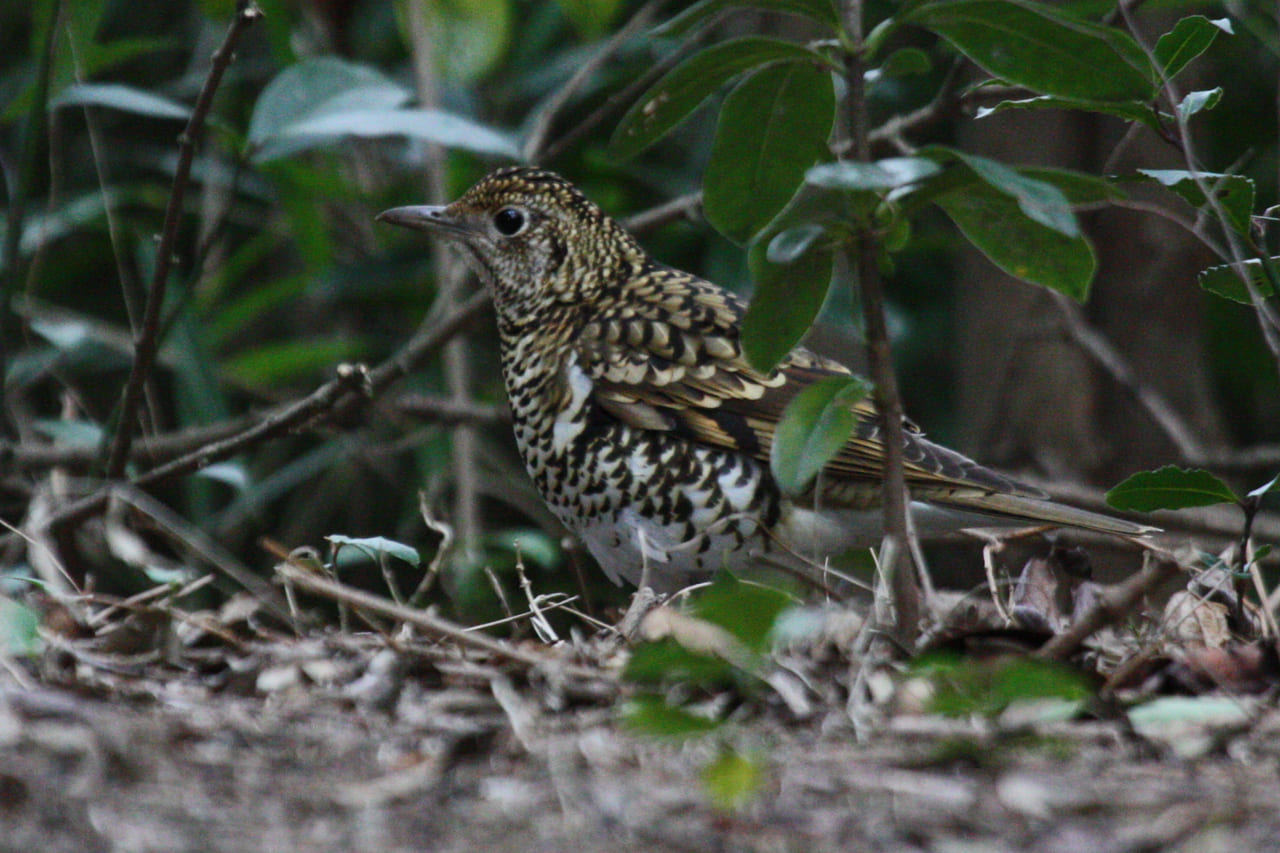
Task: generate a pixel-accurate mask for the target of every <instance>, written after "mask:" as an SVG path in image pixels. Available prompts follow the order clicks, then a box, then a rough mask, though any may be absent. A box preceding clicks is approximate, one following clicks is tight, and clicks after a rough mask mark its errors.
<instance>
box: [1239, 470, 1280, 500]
mask: <svg viewBox="0 0 1280 853" xmlns="http://www.w3.org/2000/svg"><path fill="white" fill-rule="evenodd" d="M1278 485H1280V474H1277V475H1275V476H1274V477H1272V478H1271V479H1270V480H1268V481H1267V482H1266V483H1263V484H1262V485H1261V486H1258V488H1256V489H1254V490H1253V491H1251V492H1249V494H1248V495H1246V497H1250V498H1260V497H1262V496H1263V495H1265V494H1266V493H1267V492H1270V491H1271V490H1272V489H1274V488H1275V487H1276V486H1278Z"/></svg>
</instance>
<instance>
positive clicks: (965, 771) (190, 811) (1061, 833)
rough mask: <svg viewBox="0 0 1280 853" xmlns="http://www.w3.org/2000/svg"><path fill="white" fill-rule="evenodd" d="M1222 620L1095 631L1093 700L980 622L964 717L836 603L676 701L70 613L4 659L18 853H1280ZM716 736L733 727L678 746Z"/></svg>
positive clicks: (217, 621) (370, 643) (1242, 667)
mask: <svg viewBox="0 0 1280 853" xmlns="http://www.w3.org/2000/svg"><path fill="white" fill-rule="evenodd" d="M1023 580H1024V581H1025V580H1026V576H1025V575H1024V578H1023ZM1024 586H1025V584H1024ZM313 591H314V590H313ZM1212 599H1213V597H1212V596H1209V595H1205V594H1200V595H1199V598H1198V599H1197V601H1199V602H1201V605H1198V606H1197V607H1196V608H1194V609H1193V610H1189V611H1186V612H1183V613H1182V615H1181V616H1179V617H1178V618H1179V620H1180V623H1181V624H1184V625H1185V623H1186V622H1187V621H1188V620H1190V621H1194V622H1196V624H1197V625H1198V626H1200V627H1198V628H1196V629H1195V630H1194V631H1189V630H1184V629H1182V628H1171V627H1170V626H1169V625H1168V624H1167V619H1168V618H1169V616H1170V613H1171V612H1174V611H1176V607H1175V606H1174V605H1169V606H1166V607H1165V608H1164V610H1163V612H1162V613H1154V614H1150V617H1149V618H1139V619H1131V620H1129V621H1130V623H1131V624H1132V626H1133V627H1123V628H1122V627H1111V628H1104V629H1102V630H1101V631H1099V632H1095V633H1094V634H1093V635H1092V636H1091V637H1090V639H1089V640H1088V641H1087V642H1086V643H1085V645H1084V646H1083V647H1082V650H1081V651H1080V652H1079V653H1076V654H1075V655H1074V656H1073V660H1074V661H1075V663H1076V668H1077V669H1078V670H1089V669H1090V668H1092V669H1093V670H1095V672H1093V673H1092V674H1091V678H1093V681H1092V682H1091V683H1092V684H1093V685H1094V687H1093V688H1091V690H1090V698H1087V699H1085V700H1084V701H1082V702H1070V701H1066V700H1064V699H1061V698H1044V697H1041V698H1038V699H1032V698H1031V696H1030V693H1031V692H1032V691H1030V690H1029V689H1026V688H1022V687H1017V688H1015V690H1014V693H1015V694H1016V695H1014V696H1013V697H1012V699H1010V697H1009V696H1008V695H1005V694H1001V693H1000V691H1001V689H1003V688H1001V687H1000V686H999V684H1000V677H999V676H998V675H996V674H995V673H998V672H1000V671H1001V670H999V667H998V665H996V666H995V668H992V666H993V664H992V662H993V661H1001V660H1009V659H1016V660H1028V659H1030V658H1028V657H1027V655H1026V654H1025V653H1024V652H1021V651H1018V650H1017V649H1018V647H1019V644H1024V643H1025V642H1026V640H1027V634H1028V631H1026V630H1025V629H1023V630H1018V631H1004V632H1001V631H988V630H985V629H982V630H980V629H977V628H974V627H972V626H973V624H974V623H973V622H972V621H970V623H969V624H970V627H967V628H965V629H964V630H963V631H961V632H958V634H959V635H960V639H961V640H962V644H963V645H964V653H963V654H962V656H961V659H962V660H963V661H965V662H966V666H968V665H970V664H972V666H974V667H977V669H970V670H967V671H968V672H969V676H972V675H973V673H975V672H977V673H979V674H980V676H979V678H978V679H977V682H980V686H979V687H976V688H975V687H973V685H974V684H975V682H974V681H973V680H972V678H971V679H970V680H969V681H967V682H964V683H966V684H968V685H969V687H968V688H966V690H968V692H969V694H970V695H969V699H970V700H973V701H974V702H975V703H976V704H973V705H972V706H963V705H962V706H961V708H960V712H959V713H957V711H956V708H955V707H952V708H951V709H950V713H948V714H944V713H942V712H940V710H939V706H938V705H937V704H936V702H935V700H936V699H937V698H938V697H939V696H943V695H952V696H953V698H954V693H955V691H952V692H951V694H948V692H947V684H950V685H951V687H955V685H956V684H958V683H960V681H957V680H952V681H951V682H947V681H946V679H945V678H944V679H942V680H941V681H940V680H938V678H937V677H933V676H929V675H928V674H927V673H925V672H924V671H921V670H918V669H916V670H912V669H909V668H904V667H903V666H901V665H898V664H891V663H884V664H878V665H873V664H871V663H869V661H868V659H860V658H859V657H858V655H857V654H855V653H854V651H853V650H854V649H856V648H859V645H858V643H859V638H861V637H865V636H866V635H865V633H864V632H863V630H862V627H863V624H864V623H863V619H862V616H861V615H859V614H858V613H857V612H856V611H850V610H844V609H837V608H830V607H828V608H817V609H814V610H810V611H807V612H808V614H809V617H808V618H809V622H808V623H807V624H808V625H809V628H810V630H808V631H807V632H806V633H805V635H804V636H803V637H802V638H801V639H800V640H797V641H793V642H791V643H789V644H785V643H784V644H780V645H776V646H775V647H773V648H772V649H771V651H770V652H769V654H768V656H767V660H765V661H758V662H757V663H756V664H755V665H754V669H753V671H752V672H751V673H750V677H745V676H744V677H742V678H739V679H737V680H736V681H733V680H732V679H731V680H730V681H731V682H732V683H726V682H723V681H717V680H716V679H710V680H704V681H703V682H697V681H696V679H695V682H694V684H693V685H692V686H690V684H689V683H688V681H687V680H686V681H685V682H682V683H681V684H678V685H677V686H674V687H673V686H670V685H667V686H665V687H662V688H660V689H657V690H654V689H653V688H652V687H651V686H650V687H645V686H643V685H639V684H637V683H636V682H635V680H634V679H632V678H630V677H628V676H627V670H626V666H627V663H628V660H630V659H632V658H633V656H634V655H635V653H634V652H633V651H632V650H631V649H632V646H629V645H628V644H626V643H624V642H622V640H621V639H619V638H618V637H617V636H616V635H613V634H611V633H610V632H606V631H601V632H598V633H596V634H594V635H591V634H590V632H588V631H585V630H582V631H576V632H574V634H575V636H573V637H571V638H566V639H562V640H561V641H560V642H558V643H553V644H548V643H546V642H544V641H542V640H538V639H535V638H533V637H528V638H526V639H523V640H513V641H501V643H500V644H499V643H493V642H492V641H490V642H489V643H488V644H486V643H484V642H481V643H480V644H479V645H476V644H474V643H473V642H472V641H470V640H466V639H465V638H464V639H461V640H459V639H456V638H454V639H442V638H440V636H439V635H438V634H432V635H431V637H430V638H428V636H427V633H428V632H427V631H426V630H425V628H426V627H427V626H428V625H427V623H429V622H430V620H431V618H432V617H423V619H425V620H426V622H424V621H421V620H419V621H418V622H413V621H407V622H406V621H400V620H398V619H391V618H389V617H390V616H391V615H394V614H395V613H398V612H399V611H395V610H394V607H393V606H392V605H391V604H390V603H387V604H386V605H385V606H383V607H382V609H381V610H380V609H379V608H378V607H372V606H370V607H364V606H356V605H355V604H353V607H354V609H355V610H356V611H358V612H360V613H363V614H364V616H365V617H366V619H367V620H368V624H372V625H375V626H376V627H377V628H378V630H373V631H367V632H364V633H362V632H360V631H357V630H354V629H352V630H347V631H338V630H335V629H332V628H314V629H310V630H281V629H280V627H279V626H278V625H276V624H274V623H273V621H272V620H271V619H270V618H269V616H268V615H267V614H266V613H265V611H264V609H263V608H262V606H261V604H260V603H259V602H256V601H254V600H252V599H251V598H249V597H248V596H244V597H242V598H240V599H232V600H231V601H230V602H228V603H227V604H226V605H224V606H223V607H222V608H221V609H220V610H219V611H216V612H198V613H194V614H191V613H186V614H182V615H181V616H177V614H179V613H180V611H179V610H178V609H177V608H176V607H171V606H169V602H167V601H166V600H165V599H164V598H162V597H156V598H152V599H150V600H148V601H146V602H145V603H139V602H135V603H132V604H130V605H129V606H125V607H119V606H116V607H114V608H111V607H99V608H98V609H97V610H96V618H95V620H94V621H95V629H94V630H93V631H85V630H83V627H81V628H80V629H78V630H73V629H71V628H69V627H68V626H66V625H64V626H63V628H62V630H61V631H59V630H58V629H57V624H58V619H57V613H56V612H55V611H52V610H50V611H47V612H46V613H45V628H44V630H43V636H44V638H45V645H44V646H43V648H42V650H41V651H40V653H39V654H38V655H34V656H31V657H28V658H24V659H21V660H19V659H17V658H13V657H10V658H0V664H3V666H0V828H2V830H0V850H4V851H34V850H40V851H46V853H53V851H77V853H81V851H268V850H269V851H291V850H299V851H302V850H305V851H375V850H376V851H411V850H430V851H468V853H471V851H489V850H492V851H519V853H537V852H538V851H570V850H583V851H595V850H600V851H605V850H608V851H630V850H636V851H641V850H646V851H666V850H672V851H705V850H743V851H824V850H833V851H834V850H854V851H861V850H868V851H879V850H884V851H915V850H919V851H948V852H950V851H977V850H982V851H1006V850H1007V851H1087V853H1112V851H1115V853H1122V851H1134V853H1136V852H1137V851H1155V850H1161V851H1163V850H1179V851H1216V850H1221V851H1238V850H1256V851H1264V850H1280V785H1277V784H1276V782H1277V779H1278V778H1280V711H1277V708H1276V703H1275V701H1274V697H1275V691H1274V689H1273V688H1272V687H1271V685H1272V684H1273V683H1274V681H1275V677H1274V676H1275V669H1276V667H1275V661H1276V655H1275V652H1274V638H1273V637H1271V638H1269V639H1258V638H1246V639H1247V642H1245V641H1242V640H1241V638H1240V634H1241V633H1242V632H1241V630H1240V626H1238V625H1237V626H1236V627H1235V629H1233V630H1232V631H1231V632H1230V633H1231V635H1232V636H1231V637H1227V635H1225V634H1224V635H1223V637H1222V638H1221V640H1219V639H1215V637H1214V635H1213V630H1212V629H1213V626H1212V624H1210V623H1213V622H1214V620H1215V619H1217V618H1218V617H1220V616H1221V617H1224V619H1225V617H1226V616H1228V615H1230V613H1229V611H1230V606H1229V605H1221V604H1220V603H1218V604H1215V605H1214V607H1208V604H1211V603H1214V602H1213V601H1212ZM1028 600H1029V599H1027V598H1025V597H1024V598H1023V600H1022V602H1021V605H1020V606H1021V607H1022V609H1023V610H1024V611H1026V610H1027V609H1028V608H1029V607H1031V609H1034V607H1032V606H1031V605H1029V604H1028ZM1016 603H1017V602H1016V601H1015V604H1016ZM984 606H985V605H984ZM1223 608H1225V609H1223ZM953 609H954V608H953ZM655 613H656V614H662V615H661V616H660V617H659V618H657V619H655V617H654V614H655ZM970 615H972V614H970ZM1236 615H1237V616H1238V615H1239V614H1238V613H1237V614H1236ZM1020 618H1021V619H1022V621H1023V622H1024V623H1025V622H1027V621H1028V619H1027V617H1026V615H1025V612H1024V615H1023V616H1022V617H1020ZM1045 618H1047V619H1048V621H1049V622H1051V623H1055V624H1057V623H1059V622H1060V620H1058V616H1057V614H1056V613H1045V612H1042V613H1040V615H1039V617H1032V618H1031V619H1030V620H1029V621H1032V622H1035V621H1036V620H1037V619H1045ZM1161 619H1165V620H1166V623H1165V624H1164V627H1163V628H1159V626H1160V624H1161ZM659 622H661V623H662V627H660V628H655V627H654V626H655V624H656V623H659ZM1138 623H1143V626H1138ZM431 624H434V623H431ZM1222 624H1224V625H1225V624H1226V622H1225V621H1224V622H1223V623H1222ZM646 626H647V627H646ZM1152 626H1157V628H1158V630H1155V631H1153V629H1152ZM1205 626H1208V628H1207V629H1206V627H1205ZM107 627H110V628H111V629H112V630H105V629H106V628H107ZM362 627H363V626H362ZM706 628H707V624H706V623H705V622H703V621H702V620H700V619H699V618H698V616H697V611H696V610H695V611H694V615H692V616H690V615H689V614H688V613H681V612H677V611H674V610H671V609H669V608H660V609H659V610H656V611H653V613H651V614H650V615H649V617H647V619H646V622H645V623H644V626H642V631H648V632H650V634H651V635H652V634H653V632H654V631H657V632H658V633H660V634H662V635H663V636H664V637H665V639H664V640H663V642H668V643H670V642H672V639H673V637H674V640H675V642H676V643H677V645H681V646H683V647H685V648H693V649H696V652H697V653H698V654H705V655H710V656H712V657H716V656H718V657H720V658H723V659H730V660H733V659H735V655H737V654H738V652H741V649H737V651H735V649H734V646H733V641H732V640H731V639H730V640H727V641H726V639H725V637H724V636H722V633H723V632H721V634H717V633H716V631H715V630H714V627H713V628H712V629H711V630H710V632H709V633H708V632H707V631H706V630H705V629H706ZM1055 630H1056V629H1055ZM1258 630H1259V631H1260V633H1261V634H1263V635H1265V633H1266V632H1265V630H1263V629H1258ZM1179 631H1181V633H1179ZM1197 632H1199V633H1197ZM1030 633H1031V634H1034V633H1035V632H1030ZM1058 633H1059V634H1060V633H1061V632H1060V631H1058ZM956 634H957V632H954V631H953V635H956ZM468 636H473V635H468ZM953 639H954V636H953ZM1171 639H1176V640H1177V643H1176V644H1171ZM1042 641H1043V637H1042V638H1041V640H1040V641H1037V642H1042ZM1033 645H1034V644H1033ZM980 646H981V647H983V648H984V649H985V650H981V649H980V648H979V647H980ZM993 648H1002V649H1003V651H1001V652H999V653H993V652H992V651H991V650H992V649H993ZM1144 655H1145V661H1143V662H1142V664H1141V665H1140V666H1135V665H1134V661H1136V660H1139V659H1140V658H1142V657H1143V656H1144ZM1106 659H1111V660H1113V661H1116V660H1124V661H1126V662H1127V669H1125V668H1124V667H1116V666H1113V665H1110V664H1108V665H1105V666H1104V665H1101V664H1099V663H1097V662H1099V661H1103V660H1106ZM1089 661H1093V662H1094V663H1089ZM736 663H737V664H739V665H741V666H743V667H745V668H746V669H752V665H750V664H744V663H743V662H742V660H740V659H739V660H737V661H736ZM1099 673H1101V676H1099ZM1108 673H1109V674H1108ZM1121 673H1123V674H1121ZM1099 678H1101V679H1102V680H1101V682H1100V681H1099ZM1212 681H1217V682H1218V683H1210V682H1212ZM1098 683H1103V685H1104V689H1102V690H1099V689H1097V684H1098ZM1224 685H1225V687H1224ZM1024 690H1026V695H1023V693H1022V692H1021V691H1024ZM1126 691H1128V692H1127V693H1126ZM960 692H964V690H962V691H960ZM655 696H656V697H660V701H658V705H656V706H652V707H650V711H651V712H653V713H650V715H649V717H648V719H649V720H650V725H647V726H646V725H645V724H644V723H643V720H644V719H646V717H645V715H644V714H643V713H639V712H637V708H638V707H641V706H642V705H641V700H643V699H645V697H648V698H649V699H653V698H654V697H655ZM975 697H976V698H975ZM1023 700H1027V701H1023ZM655 707H656V708H658V709H667V710H668V711H670V712H671V715H670V719H671V720H673V721H675V722H674V723H672V727H671V728H670V730H669V731H667V732H666V734H665V735H664V734H661V733H655V732H657V731H658V730H660V729H661V728H662V725H661V724H657V725H654V724H652V720H653V719H655V718H661V717H662V713H663V712H662V711H661V710H658V711H657V712H654V708H655ZM966 707H967V710H966ZM672 709H675V710H672ZM655 713H656V717H655ZM695 718H696V719H704V720H710V719H714V720H716V721H718V722H717V724H715V725H708V727H707V729H708V730H707V731H706V732H704V733H700V734H690V733H688V732H685V733H684V734H683V735H681V736H677V732H676V729H677V728H679V727H680V724H681V723H682V722H683V723H688V721H689V720H691V719H695ZM637 721H640V723H639V724H637Z"/></svg>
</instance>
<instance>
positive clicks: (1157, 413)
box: [1053, 293, 1204, 460]
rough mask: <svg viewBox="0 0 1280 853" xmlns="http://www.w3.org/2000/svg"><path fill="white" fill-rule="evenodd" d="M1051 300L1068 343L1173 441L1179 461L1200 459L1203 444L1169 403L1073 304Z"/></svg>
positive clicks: (1057, 298)
mask: <svg viewBox="0 0 1280 853" xmlns="http://www.w3.org/2000/svg"><path fill="white" fill-rule="evenodd" d="M1053 297H1054V299H1053V301H1054V304H1056V305H1057V306H1058V312H1059V314H1060V315H1061V316H1062V320H1063V324H1064V329H1065V331H1066V333H1067V336H1068V337H1069V338H1070V339H1071V341H1072V342H1073V343H1074V344H1075V345H1076V346H1077V347H1079V348H1080V350H1081V351H1082V352H1084V354H1085V355H1086V356H1088V357H1089V358H1090V359H1091V360H1092V361H1093V363H1094V364H1096V365H1098V366H1099V367H1101V368H1102V369H1103V370H1104V371H1106V373H1107V375H1108V376H1110V377H1111V378H1112V380H1114V381H1115V383H1116V384H1117V385H1119V386H1120V387H1121V388H1123V389H1124V390H1125V392H1126V393H1128V394H1129V396H1130V397H1132V398H1133V400H1134V402H1136V403H1137V404H1138V405H1139V406H1140V407H1141V408H1142V409H1143V411H1145V412H1146V413H1147V415H1148V416H1150V418H1151V420H1153V421H1155V423H1156V426H1158V427H1160V429H1161V431H1163V432H1164V434H1165V435H1166V436H1167V437H1168V439H1169V440H1170V441H1171V442H1173V445H1174V447H1176V448H1177V449H1178V453H1179V454H1181V456H1182V458H1183V459H1185V460H1191V459H1200V458H1202V457H1203V456H1204V445H1202V444H1201V443H1200V440H1199V439H1198V438H1196V435H1195V433H1194V432H1193V430H1192V429H1191V427H1190V426H1189V425H1188V424H1187V423H1186V421H1184V420H1183V419H1182V416H1181V415H1179V414H1178V413H1177V411H1176V410H1175V409H1174V408H1173V406H1171V405H1170V404H1169V401H1168V400H1166V399H1165V398H1164V397H1163V396H1161V394H1160V393H1159V392H1158V391H1156V389H1154V388H1152V387H1151V386H1150V385H1147V384H1146V383H1144V382H1142V381H1141V380H1139V379H1138V376H1137V374H1135V373H1134V372H1133V370H1132V368H1130V367H1129V363H1128V362H1127V361H1125V358H1124V356H1122V355H1121V354H1120V353H1118V352H1116V350H1115V348H1114V347H1112V346H1111V342H1110V341H1108V340H1107V339H1106V338H1105V337H1104V336H1103V335H1102V334H1100V333H1099V332H1098V331H1097V330H1096V329H1093V328H1091V327H1090V326H1089V324H1088V323H1087V322H1086V321H1085V319H1084V317H1083V316H1082V315H1081V313H1080V309H1079V308H1078V307H1077V306H1076V305H1075V304H1074V303H1072V302H1071V301H1069V300H1068V299H1067V297H1065V296H1063V295H1062V294H1060V293H1054V294H1053Z"/></svg>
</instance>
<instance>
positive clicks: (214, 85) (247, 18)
mask: <svg viewBox="0 0 1280 853" xmlns="http://www.w3.org/2000/svg"><path fill="white" fill-rule="evenodd" d="M261 17H262V10H260V9H259V8H258V7H257V5H256V4H255V3H253V2H252V0H239V3H238V4H237V6H236V13H235V15H234V16H232V18H231V24H230V25H229V26H228V27H227V35H226V38H225V39H223V42H222V45H221V46H220V47H219V48H218V49H217V50H216V51H215V52H214V54H213V61H212V64H211V65H210V68H209V76H208V77H207V78H206V79H205V81H204V86H203V87H201V89H200V94H199V96H198V97H197V98H196V104H195V107H194V108H193V109H192V111H191V118H190V119H189V120H188V121H187V126H186V127H185V128H184V129H183V131H182V133H181V134H180V135H179V136H178V165H177V168H176V170H175V172H174V176H173V188H172V190H170V192H169V203H168V206H167V207H166V208H165V212H164V225H163V227H162V228H161V231H160V245H159V249H158V251H157V252H156V266H155V271H154V273H153V275H152V277H151V287H150V288H149V289H148V291H147V304H146V310H145V311H144V313H143V317H142V328H141V329H140V330H139V331H138V334H137V337H136V338H135V343H134V355H133V365H132V366H131V368H130V370H129V379H128V381H127V382H126V383H125V386H124V398H123V401H122V402H121V404H120V417H119V420H118V421H117V423H116V434H115V438H114V439H113V440H112V442H111V452H110V454H109V455H108V457H107V468H106V477H107V479H108V480H118V479H120V477H121V476H122V475H123V474H124V467H125V464H126V463H127V462H128V461H129V451H130V449H131V448H132V446H133V435H134V421H135V420H136V419H137V416H138V405H139V404H140V403H141V401H142V390H143V387H144V386H145V385H146V383H147V380H148V379H150V377H151V368H152V367H153V366H154V365H155V359H156V353H157V352H158V351H159V349H160V335H159V332H160V316H161V309H162V308H163V307H164V297H165V291H166V290H167V288H168V283H169V267H170V266H171V265H172V263H173V254H174V244H175V243H176V242H177V239H178V224H179V222H180V220H181V218H182V205H183V200H184V199H185V197H186V194H187V185H188V184H189V183H190V179H191V164H192V162H193V161H194V159H195V153H196V140H197V139H198V138H199V137H200V134H201V133H202V131H203V130H204V123H205V119H206V118H207V117H208V115H209V110H210V109H211V108H212V107H213V96H214V93H216V92H217V91H218V86H219V84H220V83H221V82H222V75H223V73H224V72H225V71H226V70H227V68H228V67H229V66H230V65H231V61H232V59H234V58H235V47H236V44H237V42H239V41H240V36H241V35H243V34H244V32H245V30H247V29H248V28H249V26H250V25H251V24H253V23H254V22H255V21H257V20H258V19H259V18H261Z"/></svg>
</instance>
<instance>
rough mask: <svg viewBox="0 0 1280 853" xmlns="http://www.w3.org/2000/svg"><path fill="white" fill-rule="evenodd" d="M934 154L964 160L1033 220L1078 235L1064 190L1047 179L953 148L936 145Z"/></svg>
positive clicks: (981, 177)
mask: <svg viewBox="0 0 1280 853" xmlns="http://www.w3.org/2000/svg"><path fill="white" fill-rule="evenodd" d="M929 151H931V152H934V154H935V156H939V157H942V158H947V157H954V158H955V159H957V160H959V161H960V162H961V163H964V164H965V165H966V166H968V167H969V169H970V170H971V171H972V172H973V174H974V175H976V176H977V177H978V178H979V179H980V180H982V181H984V182H986V183H987V185H989V186H990V187H991V188H992V189H994V190H997V191H999V192H1001V193H1004V194H1005V195H1007V196H1009V197H1011V198H1013V199H1014V200H1015V201H1016V202H1017V203H1018V208H1019V209H1020V210H1021V211H1022V213H1023V214H1024V215H1025V216H1026V217H1027V218H1028V219H1030V220H1031V221H1033V222H1038V223H1039V224H1041V225H1043V226H1045V227H1046V228H1051V229H1053V230H1054V231H1057V232H1058V233H1059V234H1062V235H1064V236H1066V237H1077V236H1079V234H1080V226H1079V224H1078V223H1077V222H1076V216H1075V214H1074V213H1073V212H1072V210H1071V203H1070V202H1069V201H1067V197H1066V195H1064V194H1063V192H1062V190H1060V189H1058V188H1057V187H1056V186H1054V185H1053V184H1050V183H1048V182H1046V181H1041V180H1037V179H1036V178H1033V177H1031V176H1029V175H1026V174H1023V173H1022V172H1020V171H1018V170H1017V169H1014V168H1013V167H1011V166H1006V165H1005V164H1003V163H1000V162H998V161H996V160H991V159H988V158H986V157H979V156H977V155H976V154H967V153H965V152H963V151H959V150H957V149H954V148H947V147H944V146H934V147H932V148H930V149H929Z"/></svg>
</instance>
